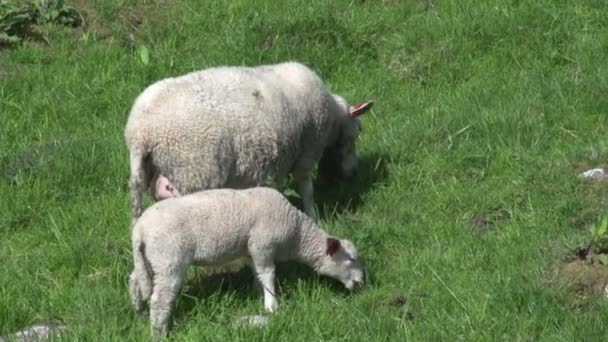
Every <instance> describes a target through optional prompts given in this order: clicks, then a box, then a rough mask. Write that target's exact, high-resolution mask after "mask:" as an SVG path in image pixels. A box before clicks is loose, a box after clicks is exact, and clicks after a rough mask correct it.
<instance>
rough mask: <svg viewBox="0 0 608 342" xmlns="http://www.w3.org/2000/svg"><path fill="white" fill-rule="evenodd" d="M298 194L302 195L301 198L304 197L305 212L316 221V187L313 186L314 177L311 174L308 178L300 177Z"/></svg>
mask: <svg viewBox="0 0 608 342" xmlns="http://www.w3.org/2000/svg"><path fill="white" fill-rule="evenodd" d="M297 182H298V192H299V193H300V197H302V202H303V204H304V212H305V213H306V215H308V216H309V217H310V218H312V219H313V220H316V218H317V217H316V213H315V201H314V187H313V184H312V177H311V176H310V174H307V175H306V176H303V177H299V178H298V180H297Z"/></svg>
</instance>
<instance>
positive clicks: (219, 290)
mask: <svg viewBox="0 0 608 342" xmlns="http://www.w3.org/2000/svg"><path fill="white" fill-rule="evenodd" d="M253 277H254V275H253V271H252V270H251V268H249V267H248V266H245V267H243V268H241V269H240V270H238V271H234V272H230V271H226V272H221V273H215V274H211V275H204V274H201V275H197V276H196V277H194V278H193V279H190V280H189V281H187V283H186V286H185V287H184V289H182V292H181V295H180V298H179V302H180V303H179V305H178V307H177V308H176V310H175V314H174V319H175V320H181V319H183V318H184V317H187V316H189V315H190V313H191V312H192V311H193V310H195V307H196V306H197V305H200V303H201V301H205V302H206V301H207V299H210V298H212V297H215V296H217V297H218V298H220V301H222V299H221V298H222V297H228V296H230V297H232V298H234V299H235V300H236V301H238V302H241V303H246V302H248V301H252V300H253V301H257V302H258V303H259V304H258V307H257V309H256V312H257V313H260V314H264V313H265V311H264V304H263V303H264V300H263V298H264V297H263V294H262V292H258V290H257V289H256V288H255V287H254V284H253ZM298 280H303V281H305V282H308V283H315V282H317V281H318V286H322V287H327V288H330V289H331V291H333V292H335V293H336V294H337V295H342V296H347V295H349V294H351V292H350V291H348V290H347V289H346V288H345V287H344V286H343V285H342V284H341V283H340V282H338V281H337V280H334V279H331V278H329V277H326V276H320V275H318V274H317V273H316V272H315V271H314V270H313V269H312V268H310V267H308V266H306V265H304V264H300V263H296V262H291V261H290V262H283V263H279V264H277V270H276V281H275V285H276V287H277V288H276V292H277V293H276V296H277V299H278V300H279V303H281V302H282V301H285V300H288V298H289V292H291V291H287V289H289V288H293V287H294V286H295V285H296V284H297V283H298ZM209 309H211V308H209Z"/></svg>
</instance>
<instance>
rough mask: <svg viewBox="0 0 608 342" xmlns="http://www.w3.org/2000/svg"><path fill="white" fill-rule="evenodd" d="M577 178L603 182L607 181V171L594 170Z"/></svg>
mask: <svg viewBox="0 0 608 342" xmlns="http://www.w3.org/2000/svg"><path fill="white" fill-rule="evenodd" d="M579 177H583V178H591V179H595V180H605V179H608V170H607V169H605V168H595V169H591V170H587V171H585V172H583V173H581V174H580V175H579Z"/></svg>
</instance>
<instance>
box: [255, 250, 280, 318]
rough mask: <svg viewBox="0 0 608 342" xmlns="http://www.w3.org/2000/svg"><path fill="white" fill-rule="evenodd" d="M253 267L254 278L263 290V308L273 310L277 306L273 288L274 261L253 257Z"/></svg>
mask: <svg viewBox="0 0 608 342" xmlns="http://www.w3.org/2000/svg"><path fill="white" fill-rule="evenodd" d="M253 268H254V271H255V275H256V278H257V279H258V281H259V284H260V286H261V287H262V289H263V291H264V308H265V309H266V310H268V311H269V312H274V311H275V310H276V309H277V306H278V302H277V297H276V295H275V289H274V278H275V277H274V274H275V266H274V263H273V262H272V259H270V258H261V259H259V260H255V257H254V263H253Z"/></svg>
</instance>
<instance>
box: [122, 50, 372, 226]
mask: <svg viewBox="0 0 608 342" xmlns="http://www.w3.org/2000/svg"><path fill="white" fill-rule="evenodd" d="M372 104H373V103H372V102H366V103H362V104H358V105H355V106H350V105H349V104H348V103H347V102H346V100H345V99H344V98H342V97H341V96H339V95H335V94H332V93H331V92H330V91H329V90H328V89H327V88H326V86H325V85H324V83H323V81H322V80H321V79H320V78H319V77H318V76H317V75H316V74H315V73H314V72H313V71H312V70H310V69H309V68H308V67H306V66H304V65H302V64H299V63H295V62H288V63H281V64H276V65H263V66H257V67H228V66H224V67H215V68H210V69H206V70H202V71H197V72H192V73H189V74H186V75H182V76H179V77H176V78H168V79H164V80H161V81H158V82H156V83H154V84H152V85H151V86H149V87H148V88H147V89H145V90H144V91H143V92H142V93H141V94H140V95H139V96H138V98H137V99H136V100H135V103H134V105H133V108H132V109H131V112H130V114H129V119H128V122H127V125H126V129H125V138H126V143H127V147H128V149H129V154H130V169H131V170H130V173H131V175H130V180H129V187H130V192H131V205H132V210H133V213H132V214H133V219H134V220H135V219H137V218H138V217H139V216H140V215H141V213H142V211H143V203H142V196H143V193H144V192H145V191H146V189H148V190H149V191H150V193H151V194H152V195H153V197H155V199H156V200H158V199H159V198H160V199H162V198H166V197H165V196H168V197H172V194H173V192H171V191H169V192H167V193H164V194H159V193H158V192H157V193H156V195H157V196H154V189H152V188H153V187H154V184H156V183H157V178H158V177H164V178H166V179H167V182H168V185H170V186H171V187H172V188H173V189H174V190H175V193H178V194H182V195H185V194H188V193H192V192H196V191H201V190H206V189H213V188H234V189H242V188H249V187H254V186H259V185H265V186H271V185H272V184H281V183H282V182H283V180H284V179H285V178H286V177H287V175H289V174H293V176H294V179H295V180H296V182H297V187H298V193H299V194H300V196H301V197H302V199H303V204H304V211H305V212H306V213H307V214H308V215H309V216H310V217H312V218H314V217H315V212H314V200H313V184H312V176H311V172H312V170H313V168H314V165H315V163H317V162H319V161H320V160H321V161H320V164H319V172H320V174H321V175H322V176H328V177H329V176H334V175H336V174H337V175H340V176H345V177H348V176H352V175H353V174H354V173H355V171H356V167H357V154H356V149H355V142H356V139H357V137H358V135H359V131H360V125H361V124H360V121H359V119H358V116H360V115H361V114H363V113H365V112H367V111H368V110H369V109H370V108H371V107H372ZM322 157H323V158H322Z"/></svg>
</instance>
